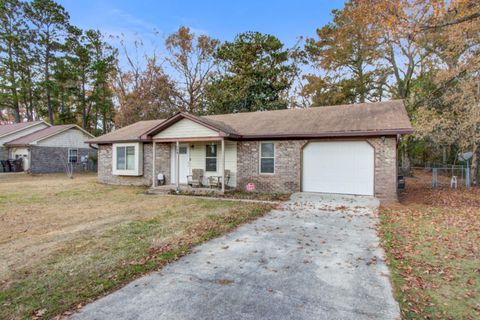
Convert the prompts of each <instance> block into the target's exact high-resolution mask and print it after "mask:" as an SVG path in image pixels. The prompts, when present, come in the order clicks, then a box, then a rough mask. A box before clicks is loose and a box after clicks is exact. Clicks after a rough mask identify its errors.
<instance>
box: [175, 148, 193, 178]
mask: <svg viewBox="0 0 480 320" xmlns="http://www.w3.org/2000/svg"><path fill="white" fill-rule="evenodd" d="M175 147H176V146H175V144H172V155H173V157H172V172H171V175H172V183H176V182H177V180H176V174H177V170H176V167H175V165H176V162H177V161H176V158H175V155H176V154H175ZM178 163H179V170H178V174H179V176H180V179H179V181H180V183H182V184H186V183H187V176H188V175H189V174H190V152H189V150H188V144H180V148H179V154H178Z"/></svg>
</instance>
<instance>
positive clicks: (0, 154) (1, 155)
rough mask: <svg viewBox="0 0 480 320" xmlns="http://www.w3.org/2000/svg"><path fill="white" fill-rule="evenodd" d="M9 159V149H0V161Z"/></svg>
mask: <svg viewBox="0 0 480 320" xmlns="http://www.w3.org/2000/svg"><path fill="white" fill-rule="evenodd" d="M7 159H8V149H7V148H5V147H0V160H7Z"/></svg>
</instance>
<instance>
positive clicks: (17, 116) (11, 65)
mask: <svg viewBox="0 0 480 320" xmlns="http://www.w3.org/2000/svg"><path fill="white" fill-rule="evenodd" d="M12 51H13V50H12V46H11V45H10V44H9V45H8V64H9V66H8V69H9V70H8V71H9V76H10V86H11V87H10V90H11V91H12V109H13V114H14V115H15V122H16V123H19V122H20V120H21V119H20V106H19V103H18V93H17V81H16V79H15V63H14V62H13V52H12Z"/></svg>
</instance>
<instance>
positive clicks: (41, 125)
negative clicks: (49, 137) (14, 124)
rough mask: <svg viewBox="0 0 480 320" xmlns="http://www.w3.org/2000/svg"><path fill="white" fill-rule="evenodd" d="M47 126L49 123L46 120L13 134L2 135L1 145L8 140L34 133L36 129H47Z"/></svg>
mask: <svg viewBox="0 0 480 320" xmlns="http://www.w3.org/2000/svg"><path fill="white" fill-rule="evenodd" d="M47 127H48V125H47V124H45V123H44V122H40V123H37V124H36V125H33V126H31V127H28V128H25V129H23V130H20V131H16V132H12V133H11V134H8V135H6V136H3V137H0V146H2V145H3V144H4V143H6V142H9V141H12V140H15V139H18V138H20V137H23V136H26V135H27V134H30V133H34V132H35V131H38V130H42V129H45V128H47Z"/></svg>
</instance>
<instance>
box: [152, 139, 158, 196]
mask: <svg viewBox="0 0 480 320" xmlns="http://www.w3.org/2000/svg"><path fill="white" fill-rule="evenodd" d="M156 147H157V143H156V142H155V141H153V149H152V156H153V159H152V188H155V187H156V186H157V177H156V174H155V160H156V159H155V158H156V157H157V150H156V149H157V148H156Z"/></svg>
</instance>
